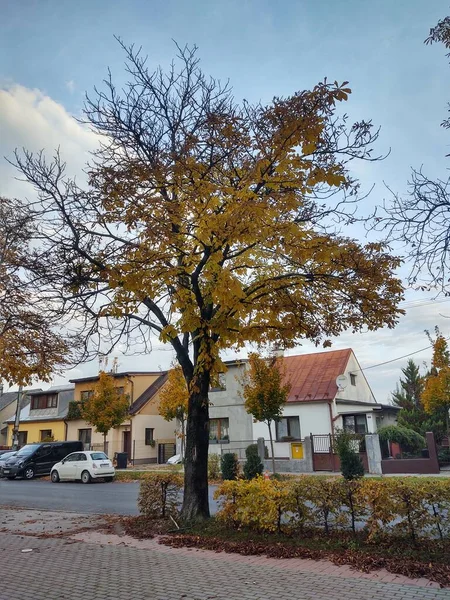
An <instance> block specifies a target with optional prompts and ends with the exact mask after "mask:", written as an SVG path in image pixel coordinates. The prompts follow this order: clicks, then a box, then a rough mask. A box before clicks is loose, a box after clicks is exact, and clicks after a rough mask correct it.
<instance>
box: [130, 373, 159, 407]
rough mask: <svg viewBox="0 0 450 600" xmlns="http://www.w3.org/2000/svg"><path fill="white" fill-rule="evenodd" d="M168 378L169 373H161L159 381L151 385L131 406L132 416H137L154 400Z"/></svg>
mask: <svg viewBox="0 0 450 600" xmlns="http://www.w3.org/2000/svg"><path fill="white" fill-rule="evenodd" d="M167 377H168V375H167V372H163V373H160V376H159V377H158V379H156V380H155V381H154V382H153V383H152V384H151V385H149V386H148V388H147V389H146V390H145V391H143V392H142V394H141V395H140V396H139V398H137V399H136V400H135V401H134V402H133V404H132V405H131V406H130V411H129V412H130V414H131V415H135V414H136V413H137V412H139V411H140V410H141V408H142V407H143V406H145V404H147V402H148V401H149V400H151V399H152V398H153V396H154V395H155V394H156V392H157V391H158V390H159V389H160V388H161V387H162V386H163V385H164V384H165V383H166V381H167Z"/></svg>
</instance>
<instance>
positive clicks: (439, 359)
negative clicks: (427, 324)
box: [421, 330, 450, 413]
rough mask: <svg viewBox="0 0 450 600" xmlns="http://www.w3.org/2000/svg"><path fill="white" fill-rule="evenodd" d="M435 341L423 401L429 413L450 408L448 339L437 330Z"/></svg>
mask: <svg viewBox="0 0 450 600" xmlns="http://www.w3.org/2000/svg"><path fill="white" fill-rule="evenodd" d="M436 333H437V335H436V339H435V340H434V342H433V359H432V368H431V372H430V374H429V375H427V376H426V377H425V385H424V388H423V392H422V397H421V399H422V403H423V405H424V408H425V410H426V411H427V412H428V413H432V412H433V411H435V410H436V409H438V408H440V407H442V406H446V407H448V408H450V356H449V349H448V344H447V340H446V339H445V338H444V336H443V335H441V334H440V333H439V330H436Z"/></svg>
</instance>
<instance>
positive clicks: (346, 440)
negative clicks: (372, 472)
mask: <svg viewBox="0 0 450 600" xmlns="http://www.w3.org/2000/svg"><path fill="white" fill-rule="evenodd" d="M358 449H359V440H358V439H357V438H356V437H355V435H354V434H351V433H349V432H348V431H344V430H342V431H339V432H338V434H337V435H336V452H337V454H338V456H339V460H340V462H341V473H342V476H343V477H344V479H348V480H349V481H351V480H353V479H359V478H361V477H364V465H363V464H362V460H361V458H360V456H359V454H358Z"/></svg>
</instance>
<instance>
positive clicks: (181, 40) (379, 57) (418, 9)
mask: <svg viewBox="0 0 450 600" xmlns="http://www.w3.org/2000/svg"><path fill="white" fill-rule="evenodd" d="M0 7H1V14H2V17H1V19H0V157H3V156H6V157H10V156H11V153H12V152H13V150H14V148H16V147H19V148H20V147H26V148H28V149H31V150H40V149H42V148H43V149H45V152H46V153H49V154H51V153H52V152H53V151H54V150H55V148H57V147H60V148H61V153H62V155H63V157H64V158H65V159H66V160H67V163H68V169H69V172H71V173H73V174H76V175H78V176H79V177H81V178H82V168H83V165H84V164H85V162H86V160H87V159H88V158H89V151H90V150H92V149H93V148H94V147H95V144H96V138H95V135H94V134H93V133H92V132H90V131H88V130H87V129H86V128H84V127H83V126H81V125H80V124H79V123H78V122H77V121H76V120H75V118H74V117H79V116H80V115H81V112H82V107H83V98H84V94H85V92H86V91H87V92H92V90H93V88H94V86H97V87H100V88H101V85H102V80H103V78H104V77H105V75H106V73H107V68H108V67H109V68H110V69H111V71H112V74H113V78H114V80H115V82H116V83H117V84H118V85H121V84H124V83H125V82H126V74H125V72H124V68H123V64H124V56H123V51H122V50H121V48H120V47H119V44H118V43H117V41H116V40H115V39H114V36H119V37H120V38H122V39H123V40H124V42H125V43H126V44H132V43H134V44H135V45H136V46H142V47H143V52H144V53H145V54H147V55H148V61H149V65H150V66H155V67H156V66H158V65H161V66H162V67H166V66H167V65H168V64H169V63H170V61H171V60H172V58H173V56H174V54H175V45H174V40H175V41H176V42H177V43H178V44H180V45H184V44H186V43H187V44H189V45H192V44H196V45H197V46H198V48H199V57H200V58H201V66H202V68H203V70H204V71H205V72H206V73H207V74H211V75H213V76H214V77H216V78H219V79H221V80H227V79H229V80H230V83H231V85H232V87H233V91H234V95H235V98H236V99H237V100H242V99H244V98H245V99H246V100H249V101H251V102H257V101H262V102H269V101H270V100H271V99H272V98H273V96H275V95H276V96H283V95H288V94H292V93H293V92H295V91H298V90H301V89H306V88H310V87H311V86H314V85H315V84H316V83H317V82H319V81H321V80H323V78H324V77H327V78H328V79H329V80H331V81H334V80H337V81H339V82H342V81H349V82H350V87H351V88H352V91H353V93H352V95H351V96H350V100H349V102H348V103H347V106H346V107H345V110H346V112H347V113H348V114H349V117H350V118H351V119H352V120H358V119H362V118H364V119H371V120H372V121H373V123H374V124H375V125H376V126H380V127H381V133H380V138H379V141H378V143H377V146H376V150H377V151H378V152H379V153H380V154H386V153H389V156H388V157H387V158H386V159H385V160H383V161H381V162H378V163H361V164H359V165H357V166H355V167H354V174H356V175H357V176H358V177H359V178H360V180H361V182H362V185H363V188H364V189H366V190H369V189H370V188H371V187H372V186H374V189H373V191H372V192H371V194H370V196H369V197H368V198H367V199H366V200H364V203H363V205H362V206H361V211H362V212H365V213H366V214H368V213H369V212H370V211H371V209H373V207H374V206H376V205H379V204H381V203H382V202H383V201H384V200H387V201H388V200H389V197H390V195H389V192H388V190H387V187H386V185H388V186H389V188H391V189H392V190H394V191H395V192H397V193H399V194H403V193H405V191H406V189H407V181H408V178H409V175H410V172H411V167H416V168H418V167H421V166H423V169H424V170H425V171H426V173H427V174H428V175H429V176H430V177H441V178H445V177H446V169H447V161H448V159H445V155H446V154H448V153H449V150H448V144H449V141H450V140H449V135H448V131H447V132H446V131H445V130H443V129H442V128H441V127H440V126H439V124H440V122H441V121H442V120H443V119H444V118H445V117H446V105H447V101H448V100H449V99H450V98H449V93H448V92H449V86H448V82H449V69H450V65H449V64H448V59H447V58H446V57H445V49H444V48H443V47H442V46H440V45H434V46H425V45H424V43H423V41H424V39H425V37H426V36H427V34H428V31H429V29H430V27H432V26H433V25H435V24H436V23H437V21H438V20H439V19H440V18H443V17H445V16H446V14H447V12H448V6H446V4H445V3H443V2H442V0H427V1H425V0H395V2H394V1H392V0H370V1H369V0H345V1H342V2H335V1H332V0H319V1H318V0H291V1H288V0H278V1H277V2H273V1H269V0H239V1H238V0H226V1H221V2H219V1H216V0H209V1H206V0H165V1H164V2H157V1H155V0H128V1H127V2H121V1H119V0H109V1H108V2H106V1H105V0H95V1H94V2H93V1H92V0H89V1H87V0H77V2H73V1H72V0H70V1H69V0H21V1H20V2H16V1H15V0H1V2H0ZM446 11H447V12H446ZM16 175H17V173H16V172H15V171H14V170H13V168H12V167H11V166H10V165H9V164H8V163H7V162H6V160H3V159H2V158H0V195H3V196H16V197H20V198H31V197H32V190H31V189H30V188H29V187H28V185H27V184H25V183H24V182H20V181H17V180H16V178H15V177H16ZM346 233H347V234H348V235H350V236H357V237H359V238H360V239H362V238H363V236H364V232H363V231H362V230H360V229H355V230H347V231H346ZM398 251H399V252H401V249H398ZM407 273H408V268H407V266H404V267H403V268H402V270H401V274H402V276H404V277H406V275H407ZM432 298H434V294H433V293H432V292H418V291H415V290H412V289H408V290H407V293H406V302H405V304H404V305H403V307H404V308H405V310H406V315H405V316H404V317H402V318H401V320H400V323H399V325H398V327H397V328H396V329H395V330H393V331H392V330H386V329H383V330H380V331H377V332H364V333H361V334H355V335H353V334H350V333H346V334H344V335H342V336H341V337H340V338H338V339H335V340H333V348H336V349H339V348H346V347H351V348H353V350H354V351H355V354H356V356H357V358H358V360H359V362H360V364H361V367H362V368H363V369H367V370H364V373H365V375H366V377H367V379H368V381H369V383H370V385H371V386H372V389H373V391H374V393H375V396H376V398H377V400H378V401H379V402H386V401H388V398H389V394H390V391H392V390H393V389H394V388H395V385H396V382H397V381H398V379H399V376H400V375H401V368H402V367H404V366H405V364H406V360H407V359H406V358H403V359H400V360H394V359H397V358H399V357H403V356H405V355H407V354H409V353H413V352H416V351H418V352H417V353H415V354H414V355H413V356H412V358H414V359H415V360H416V361H417V362H418V363H419V364H420V365H424V363H425V362H428V364H429V362H430V359H431V351H430V349H426V347H427V346H428V345H429V343H428V340H427V337H426V335H425V333H424V331H425V330H426V329H428V330H433V329H434V327H435V325H439V326H440V328H441V331H442V332H443V333H444V335H446V336H448V335H450V320H448V319H449V318H450V298H449V299H447V298H443V297H440V298H439V299H438V300H437V301H432V300H431V299H432ZM422 349H424V350H422ZM314 350H315V349H314V348H313V347H312V346H311V344H309V343H307V342H305V343H304V344H303V345H302V346H299V347H298V348H296V349H293V350H289V351H288V354H299V353H302V352H310V351H314ZM244 355H245V351H241V352H240V353H239V356H244ZM235 356H237V355H236V353H235V352H233V351H232V350H230V351H229V352H227V353H226V356H225V357H226V358H233V357H235ZM172 360H173V354H172V352H171V350H170V348H164V347H163V346H161V344H158V343H156V344H155V347H154V350H153V352H152V353H151V354H150V355H148V356H137V357H136V356H134V357H133V356H128V357H126V356H122V355H118V361H119V369H120V370H125V369H131V368H132V369H140V370H147V369H148V370H155V369H159V368H161V369H165V368H168V367H169V366H170V363H171V361H172ZM386 361H393V362H390V363H388V364H386V365H381V366H374V365H379V364H380V363H383V362H386ZM97 368H98V365H97V364H96V363H90V364H87V365H80V366H78V367H76V368H75V369H72V370H71V371H70V372H67V373H66V374H64V376H56V377H55V381H54V383H62V382H63V381H66V380H67V379H68V378H69V377H78V376H80V375H90V374H93V373H95V372H96V370H97ZM423 368H425V367H423Z"/></svg>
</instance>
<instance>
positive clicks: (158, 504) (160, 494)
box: [138, 473, 183, 519]
mask: <svg viewBox="0 0 450 600" xmlns="http://www.w3.org/2000/svg"><path fill="white" fill-rule="evenodd" d="M182 487H183V478H182V477H181V475H178V474H176V473H152V474H151V475H150V474H149V475H148V477H146V478H145V479H143V480H142V481H141V487H140V490H139V498H138V506H139V511H140V512H141V514H142V515H144V516H146V517H148V518H152V519H158V518H163V519H164V518H166V517H169V516H175V515H176V514H177V513H178V505H179V502H180V491H181V489H182Z"/></svg>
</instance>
